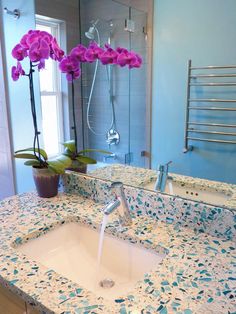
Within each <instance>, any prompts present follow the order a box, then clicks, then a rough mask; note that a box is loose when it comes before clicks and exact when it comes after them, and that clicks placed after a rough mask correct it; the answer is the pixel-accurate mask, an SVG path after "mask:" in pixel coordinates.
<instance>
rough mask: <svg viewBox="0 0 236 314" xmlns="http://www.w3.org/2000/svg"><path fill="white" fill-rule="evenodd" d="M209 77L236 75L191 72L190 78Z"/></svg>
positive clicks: (235, 75) (230, 75)
mask: <svg viewBox="0 0 236 314" xmlns="http://www.w3.org/2000/svg"><path fill="white" fill-rule="evenodd" d="M209 77H211V78H212V77H236V73H230V74H193V75H190V78H194V79H195V78H209Z"/></svg>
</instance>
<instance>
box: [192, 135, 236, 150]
mask: <svg viewBox="0 0 236 314" xmlns="http://www.w3.org/2000/svg"><path fill="white" fill-rule="evenodd" d="M188 139H189V140H192V141H200V142H212V143H224V144H236V141H226V140H214V139H210V138H200V137H199V138H198V137H190V136H188ZM189 150H192V149H191V146H190V149H189Z"/></svg>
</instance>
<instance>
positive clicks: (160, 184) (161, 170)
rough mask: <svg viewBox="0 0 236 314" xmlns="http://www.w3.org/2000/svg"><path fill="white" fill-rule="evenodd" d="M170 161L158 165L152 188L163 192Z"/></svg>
mask: <svg viewBox="0 0 236 314" xmlns="http://www.w3.org/2000/svg"><path fill="white" fill-rule="evenodd" d="M171 163H172V161H169V162H167V163H166V164H164V165H158V167H157V168H158V169H157V180H156V182H155V186H154V190H155V191H160V192H164V191H165V188H166V183H167V179H168V171H169V165H170V164H171Z"/></svg>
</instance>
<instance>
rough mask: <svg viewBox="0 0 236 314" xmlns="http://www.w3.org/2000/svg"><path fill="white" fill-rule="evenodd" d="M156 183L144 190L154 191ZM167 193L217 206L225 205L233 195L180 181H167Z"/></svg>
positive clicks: (147, 185) (150, 184) (148, 185)
mask: <svg viewBox="0 0 236 314" xmlns="http://www.w3.org/2000/svg"><path fill="white" fill-rule="evenodd" d="M154 185H155V181H153V182H149V183H147V184H146V185H145V186H144V188H145V189H148V190H152V191H153V190H154ZM164 192H165V193H168V194H171V195H178V196H180V197H184V198H189V199H192V200H194V201H199V202H201V201H202V202H206V203H211V204H212V203H213V204H215V205H225V204H226V202H227V200H228V199H230V197H231V195H228V194H227V193H223V192H217V191H215V190H214V189H211V188H210V187H209V188H206V189H205V188H203V187H201V186H197V185H195V186H194V187H192V186H190V185H189V184H183V183H181V182H178V181H173V180H167V184H166V188H165V191H164Z"/></svg>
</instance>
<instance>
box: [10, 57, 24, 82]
mask: <svg viewBox="0 0 236 314" xmlns="http://www.w3.org/2000/svg"><path fill="white" fill-rule="evenodd" d="M21 75H25V71H24V70H23V69H22V66H21V63H20V62H19V61H17V65H16V66H13V67H12V68H11V77H12V79H13V81H17V80H18V79H19V77H20V76H21Z"/></svg>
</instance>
